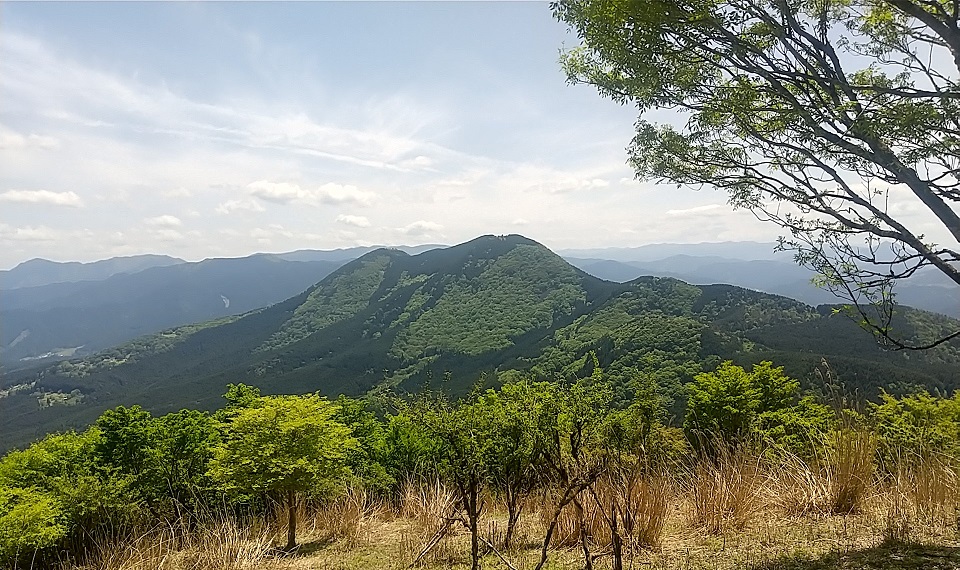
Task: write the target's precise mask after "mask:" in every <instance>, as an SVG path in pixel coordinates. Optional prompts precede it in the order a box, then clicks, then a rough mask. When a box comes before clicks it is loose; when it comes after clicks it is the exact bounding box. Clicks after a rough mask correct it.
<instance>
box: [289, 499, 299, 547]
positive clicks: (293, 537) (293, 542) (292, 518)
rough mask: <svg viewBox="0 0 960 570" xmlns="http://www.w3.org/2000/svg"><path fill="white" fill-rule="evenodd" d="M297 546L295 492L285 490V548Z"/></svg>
mask: <svg viewBox="0 0 960 570" xmlns="http://www.w3.org/2000/svg"><path fill="white" fill-rule="evenodd" d="M296 547H297V494H296V491H293V490H290V491H287V547H286V549H287V550H293V549H294V548H296Z"/></svg>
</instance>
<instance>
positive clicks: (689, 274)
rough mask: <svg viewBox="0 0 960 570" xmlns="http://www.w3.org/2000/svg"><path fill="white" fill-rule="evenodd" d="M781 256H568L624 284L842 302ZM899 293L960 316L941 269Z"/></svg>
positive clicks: (959, 302) (959, 297)
mask: <svg viewBox="0 0 960 570" xmlns="http://www.w3.org/2000/svg"><path fill="white" fill-rule="evenodd" d="M735 243H747V244H748V245H747V247H745V248H744V249H742V250H736V249H735V248H734V247H733V246H734V244H735ZM708 245H713V244H694V245H692V246H690V247H691V248H692V250H693V251H696V250H697V249H707V248H706V246H708ZM720 245H723V246H724V248H725V249H727V250H729V251H728V253H733V254H738V255H748V254H749V253H750V252H751V251H752V250H755V249H756V247H754V246H753V245H750V242H732V243H730V244H720ZM650 247H656V248H662V247H665V246H650ZM677 247H680V246H677ZM636 249H642V248H636ZM673 249H674V248H673V247H671V248H669V249H668V250H661V249H656V250H655V251H659V252H664V251H672V250H673ZM603 251H604V250H599V251H597V252H596V253H599V254H603ZM630 251H632V250H613V251H612V252H610V253H609V254H610V255H611V256H612V257H620V258H625V257H628V254H629V252H630ZM738 252H739V253H738ZM647 253H650V252H647ZM645 255H646V254H645ZM778 255H779V256H780V257H779V258H778V259H735V258H727V257H721V256H717V255H689V254H678V255H671V256H668V257H665V258H662V259H653V260H646V261H637V260H629V259H628V260H626V261H617V260H615V259H610V258H608V259H598V258H577V257H566V258H565V259H566V260H567V261H569V262H570V263H571V264H573V265H574V266H576V267H578V268H580V269H582V270H583V271H586V272H587V273H589V274H591V275H593V276H595V277H599V278H601V279H607V280H610V281H617V282H621V283H622V282H626V281H630V280H632V279H636V278H637V277H640V276H643V275H653V276H657V277H674V278H676V279H680V280H683V281H686V282H688V283H693V284H696V285H710V284H715V283H725V284H729V285H737V286H739V287H745V288H747V289H753V290H755V291H763V292H765V293H772V294H775V295H783V296H784V297H790V298H791V299H797V300H799V301H803V302H804V303H807V304H810V305H818V304H822V303H841V302H842V301H841V300H839V299H838V298H837V297H835V296H833V295H832V294H831V293H830V292H829V291H826V290H823V289H820V288H819V287H817V286H815V285H814V284H813V283H812V278H813V275H814V274H813V272H812V271H810V270H808V269H806V268H803V267H801V266H799V265H797V264H796V263H794V262H793V260H792V259H791V258H789V256H787V257H783V256H784V254H782V253H781V254H778ZM895 292H896V294H897V302H898V303H901V304H903V305H907V306H911V307H916V308H919V309H923V310H926V311H932V312H935V313H940V314H943V315H947V316H950V317H954V318H960V288H958V287H957V286H956V285H955V284H953V283H952V282H950V281H948V280H947V279H946V277H944V276H943V275H942V274H941V273H940V272H939V271H936V270H927V271H923V272H918V274H917V275H915V276H914V277H912V278H911V279H909V280H906V281H903V282H900V283H898V284H897V286H896V288H895Z"/></svg>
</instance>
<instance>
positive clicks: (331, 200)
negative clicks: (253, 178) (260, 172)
mask: <svg viewBox="0 0 960 570" xmlns="http://www.w3.org/2000/svg"><path fill="white" fill-rule="evenodd" d="M248 188H249V189H250V194H251V195H252V196H256V197H257V198H260V199H261V200H266V201H268V202H274V203H277V204H303V205H308V206H320V205H324V204H327V205H331V204H332V205H337V204H359V205H361V206H369V205H370V203H371V202H372V201H373V199H374V198H375V197H376V194H374V193H373V192H367V191H365V190H360V189H359V188H357V187H356V186H351V185H343V184H334V183H332V182H328V183H326V184H324V185H323V186H319V187H317V188H303V187H301V186H300V185H299V184H290V183H287V182H269V181H267V180H259V181H257V182H253V183H251V184H250V185H249V186H248Z"/></svg>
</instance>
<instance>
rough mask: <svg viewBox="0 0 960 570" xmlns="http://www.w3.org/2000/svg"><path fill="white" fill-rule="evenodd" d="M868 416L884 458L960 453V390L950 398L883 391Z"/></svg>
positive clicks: (953, 454)
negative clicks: (891, 393)
mask: <svg viewBox="0 0 960 570" xmlns="http://www.w3.org/2000/svg"><path fill="white" fill-rule="evenodd" d="M869 417H870V420H871V421H872V423H873V425H874V428H875V430H876V432H877V435H878V436H879V439H880V445H881V449H882V450H883V451H884V454H885V456H886V458H887V459H888V461H891V462H892V461H893V460H894V459H896V460H901V459H906V458H924V457H928V456H930V455H932V454H939V453H943V454H947V455H951V456H957V455H958V453H960V392H958V393H955V394H954V395H953V397H951V398H942V397H936V396H932V395H931V394H930V393H928V392H918V393H916V394H910V395H906V396H903V397H901V398H896V397H894V396H891V395H889V394H886V393H884V394H882V395H881V402H880V403H879V404H872V405H871V406H870V408H869ZM895 455H901V456H902V457H895Z"/></svg>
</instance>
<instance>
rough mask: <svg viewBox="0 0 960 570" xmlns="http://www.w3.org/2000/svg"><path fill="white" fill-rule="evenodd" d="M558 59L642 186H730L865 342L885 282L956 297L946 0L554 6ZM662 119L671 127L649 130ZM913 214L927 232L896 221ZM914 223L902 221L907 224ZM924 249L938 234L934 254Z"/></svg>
mask: <svg viewBox="0 0 960 570" xmlns="http://www.w3.org/2000/svg"><path fill="white" fill-rule="evenodd" d="M553 10H554V13H555V15H556V16H557V17H558V18H559V19H560V20H562V21H563V22H566V23H567V24H568V25H570V26H571V27H572V28H573V29H574V30H575V31H576V32H577V33H578V34H579V36H580V38H581V40H582V45H581V46H580V47H578V48H575V49H573V50H571V51H568V52H567V53H566V54H565V55H564V58H563V64H564V67H565V70H566V72H567V74H568V77H569V79H570V80H571V81H572V82H584V83H589V84H593V85H595V86H597V88H598V89H599V91H600V93H601V94H603V95H604V96H607V97H610V98H612V99H613V100H615V101H618V102H620V103H631V104H635V105H636V106H637V108H638V109H639V111H640V113H641V118H640V119H639V120H638V122H637V127H636V128H637V132H636V136H635V137H634V139H633V142H632V143H631V145H630V146H629V149H628V152H629V155H630V162H631V164H632V165H633V167H634V168H635V170H636V173H637V176H638V177H641V178H648V179H657V180H661V181H667V182H671V183H676V184H677V185H680V186H690V187H704V186H706V187H714V188H719V189H723V190H726V191H728V192H729V197H730V202H731V204H732V205H733V206H734V207H741V208H748V209H750V210H752V211H753V212H754V213H755V214H756V215H757V216H758V217H760V218H761V219H766V220H771V221H773V222H775V223H777V224H779V225H780V226H782V227H783V228H784V229H785V230H787V232H789V235H787V236H785V237H782V238H781V240H780V247H781V248H783V249H785V250H792V251H794V252H795V257H796V260H797V261H798V262H799V263H801V264H803V265H805V266H807V267H810V268H812V269H813V270H815V271H816V272H817V273H818V275H819V283H820V284H821V285H822V286H824V287H826V288H827V289H829V290H830V291H832V292H834V293H835V294H837V295H838V296H840V297H842V298H844V299H846V300H847V301H849V302H850V303H851V304H852V305H850V306H849V307H848V308H849V309H850V310H851V311H852V312H853V314H854V316H855V317H856V318H857V319H858V320H860V321H861V323H862V324H863V325H864V326H866V327H867V328H868V329H870V330H872V331H874V332H875V333H876V334H877V335H878V336H879V337H880V339H881V340H883V341H885V342H887V343H889V344H890V345H892V346H894V347H896V348H911V349H923V348H929V347H932V346H935V345H937V344H939V343H942V342H945V341H947V340H949V339H951V338H954V337H956V336H957V335H960V331H957V330H954V331H943V333H942V334H940V335H938V337H936V338H932V339H926V340H924V341H920V342H908V341H907V340H906V339H905V338H902V337H901V335H900V334H899V331H893V330H892V329H891V319H892V317H893V307H894V301H895V298H894V295H893V286H894V285H895V284H896V283H897V282H898V281H900V280H902V279H906V278H909V277H911V276H913V275H915V274H916V273H917V272H918V271H921V270H923V269H924V268H928V267H930V268H935V269H936V270H938V271H939V272H941V273H942V274H943V275H944V276H946V278H948V279H949V280H950V281H952V282H953V283H954V284H956V285H960V248H958V244H960V216H958V215H957V212H956V210H955V207H956V204H957V202H958V201H960V83H958V71H960V25H958V16H960V0H842V1H836V2H831V1H828V0H772V1H770V0H657V1H654V2H636V1H633V0H561V1H559V2H555V3H554V4H553ZM654 109H672V110H675V111H679V112H680V114H681V115H680V116H681V117H682V118H685V119H686V122H685V124H683V126H675V125H671V124H657V123H654V122H651V121H650V120H647V118H646V115H645V114H646V113H647V112H648V111H652V110H654ZM911 209H916V210H919V211H923V212H924V213H925V214H926V217H927V218H928V219H929V221H930V222H931V223H933V226H932V227H934V230H935V231H936V233H937V235H936V236H926V235H924V233H923V232H922V231H921V227H920V226H919V225H916V224H911V225H908V221H907V219H906V218H905V217H904V216H903V215H902V213H903V212H904V211H906V210H911ZM914 219H916V218H914ZM933 239H937V240H946V245H938V244H936V243H934V242H933Z"/></svg>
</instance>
